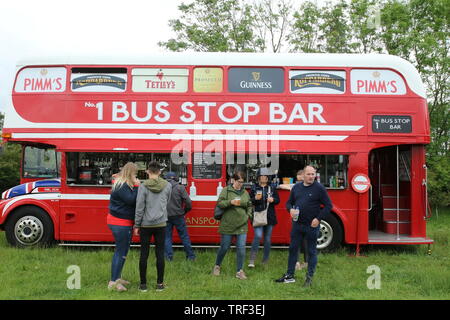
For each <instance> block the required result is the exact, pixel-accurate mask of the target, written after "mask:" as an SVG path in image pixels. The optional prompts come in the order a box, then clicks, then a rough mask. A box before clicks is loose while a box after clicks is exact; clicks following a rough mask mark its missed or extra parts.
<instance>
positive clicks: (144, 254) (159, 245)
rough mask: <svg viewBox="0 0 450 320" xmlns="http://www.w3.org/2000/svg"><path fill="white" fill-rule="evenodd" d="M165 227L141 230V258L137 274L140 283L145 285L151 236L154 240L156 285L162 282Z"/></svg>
mask: <svg viewBox="0 0 450 320" xmlns="http://www.w3.org/2000/svg"><path fill="white" fill-rule="evenodd" d="M165 233H166V227H159V228H141V230H140V234H141V256H140V259H139V274H140V277H141V283H142V284H144V283H145V284H147V260H148V256H149V252H150V240H151V238H152V236H154V239H155V256H156V272H157V276H158V279H157V283H163V282H164V240H165Z"/></svg>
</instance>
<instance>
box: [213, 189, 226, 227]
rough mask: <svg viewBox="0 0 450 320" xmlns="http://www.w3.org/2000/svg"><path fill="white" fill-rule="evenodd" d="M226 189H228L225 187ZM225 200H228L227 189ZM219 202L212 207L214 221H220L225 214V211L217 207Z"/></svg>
mask: <svg viewBox="0 0 450 320" xmlns="http://www.w3.org/2000/svg"><path fill="white" fill-rule="evenodd" d="M227 188H228V187H227ZM227 198H228V189H227ZM218 203H219V200H218V199H217V203H216V206H215V207H214V219H216V220H220V219H222V216H223V214H224V212H225V209H222V208H220V207H219V206H218Z"/></svg>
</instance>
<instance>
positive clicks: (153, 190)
mask: <svg viewBox="0 0 450 320" xmlns="http://www.w3.org/2000/svg"><path fill="white" fill-rule="evenodd" d="M147 174H148V177H149V179H148V180H145V181H144V183H142V184H141V185H140V186H139V189H138V194H137V199H136V216H135V219H134V221H135V222H134V228H135V234H136V235H137V234H140V238H141V255H140V259H139V273H140V278H141V284H140V286H139V290H141V291H147V260H148V255H149V251H150V240H151V237H152V236H154V238H155V255H156V270H157V275H158V279H157V283H156V290H163V289H164V283H163V282H164V241H165V230H166V222H167V203H168V201H169V199H170V194H171V192H172V186H171V185H170V184H169V183H168V182H167V181H166V180H164V179H162V178H161V177H160V176H159V175H160V166H159V163H157V162H151V163H150V164H149V165H148V170H147Z"/></svg>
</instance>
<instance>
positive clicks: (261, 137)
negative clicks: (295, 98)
mask: <svg viewBox="0 0 450 320" xmlns="http://www.w3.org/2000/svg"><path fill="white" fill-rule="evenodd" d="M12 137H13V138H14V139H127V140H172V141H178V140H222V141H227V140H257V141H344V140H345V139H347V138H348V136H338V135H267V134H242V135H238V134H230V135H226V134H176V133H175V134H158V133H83V132H81V133H64V132H52V133H48V132H45V133H37V132H33V133H13V134H12Z"/></svg>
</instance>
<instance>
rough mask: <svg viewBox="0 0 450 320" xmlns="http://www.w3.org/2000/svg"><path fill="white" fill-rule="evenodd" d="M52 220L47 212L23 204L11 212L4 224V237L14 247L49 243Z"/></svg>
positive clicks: (51, 238)
mask: <svg viewBox="0 0 450 320" xmlns="http://www.w3.org/2000/svg"><path fill="white" fill-rule="evenodd" d="M53 230H54V229H53V222H52V220H51V219H50V217H49V215H48V214H47V212H45V211H44V210H42V209H41V208H38V207H35V206H24V207H20V208H18V209H16V210H15V211H14V212H12V213H11V216H10V217H9V218H8V221H7V222H6V225H5V233H6V239H7V240H8V242H9V244H11V245H12V246H15V247H22V248H23V247H32V246H47V245H50V244H51V243H52V242H53V240H54V238H53Z"/></svg>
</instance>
